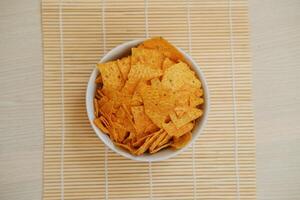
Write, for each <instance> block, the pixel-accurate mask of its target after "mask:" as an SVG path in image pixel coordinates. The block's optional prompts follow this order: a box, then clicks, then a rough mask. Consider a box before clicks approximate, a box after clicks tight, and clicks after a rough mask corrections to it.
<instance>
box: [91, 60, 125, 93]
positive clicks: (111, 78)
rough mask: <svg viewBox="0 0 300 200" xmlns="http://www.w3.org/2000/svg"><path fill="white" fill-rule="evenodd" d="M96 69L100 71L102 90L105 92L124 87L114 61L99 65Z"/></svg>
mask: <svg viewBox="0 0 300 200" xmlns="http://www.w3.org/2000/svg"><path fill="white" fill-rule="evenodd" d="M97 67H98V69H99V71H100V74H101V77H102V80H103V88H105V89H107V90H119V89H121V87H122V86H123V85H124V80H123V78H122V75H121V72H120V70H119V67H118V64H117V62H116V61H110V62H107V63H99V64H97Z"/></svg>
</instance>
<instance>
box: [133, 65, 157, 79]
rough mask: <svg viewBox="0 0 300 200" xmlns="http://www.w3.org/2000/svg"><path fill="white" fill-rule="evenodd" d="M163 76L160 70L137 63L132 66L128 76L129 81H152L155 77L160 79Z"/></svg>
mask: <svg viewBox="0 0 300 200" xmlns="http://www.w3.org/2000/svg"><path fill="white" fill-rule="evenodd" d="M162 74H163V72H162V70H161V69H159V68H152V67H150V66H149V65H146V64H144V63H137V64H134V65H132V66H131V69H130V72H129V74H128V79H129V80H136V81H137V82H138V81H139V80H150V79H152V78H155V77H159V76H161V75H162Z"/></svg>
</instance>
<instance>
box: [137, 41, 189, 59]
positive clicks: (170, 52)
mask: <svg viewBox="0 0 300 200" xmlns="http://www.w3.org/2000/svg"><path fill="white" fill-rule="evenodd" d="M139 47H141V48H149V49H157V50H159V51H160V52H162V53H163V54H164V55H165V56H166V57H168V58H170V59H172V60H174V61H178V60H184V57H183V55H182V54H181V53H180V52H179V51H178V50H177V48H176V47H174V46H173V45H172V44H170V43H169V42H168V41H167V40H165V39H163V38H162V37H154V38H151V39H149V40H146V41H144V42H143V43H142V44H141V45H140V46H139Z"/></svg>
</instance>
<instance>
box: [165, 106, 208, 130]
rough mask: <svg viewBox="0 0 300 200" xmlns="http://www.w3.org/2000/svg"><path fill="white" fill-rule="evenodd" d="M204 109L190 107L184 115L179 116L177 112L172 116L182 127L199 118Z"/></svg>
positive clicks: (174, 121)
mask: <svg viewBox="0 0 300 200" xmlns="http://www.w3.org/2000/svg"><path fill="white" fill-rule="evenodd" d="M202 113H203V112H202V110H201V109H198V108H190V109H189V110H188V112H186V113H185V114H184V115H183V116H181V117H180V118H178V117H177V116H176V114H175V113H171V114H170V117H171V120H172V122H173V123H174V124H175V126H176V127H177V128H180V127H182V126H184V125H186V124H187V123H189V122H191V121H193V120H195V119H197V118H199V117H200V116H201V115H202Z"/></svg>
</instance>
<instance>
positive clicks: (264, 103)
mask: <svg viewBox="0 0 300 200" xmlns="http://www.w3.org/2000/svg"><path fill="white" fill-rule="evenodd" d="M249 9H250V24H251V27H250V28H251V35H252V42H251V46H252V55H253V96H254V102H253V104H254V112H255V128H256V143H257V195H258V199H272V200H273V199H275V200H276V199H278V200H279V199H280V200H281V199H293V200H294V199H300V155H299V154H300V66H299V64H300V12H299V10H300V1H299V0H288V1H284V0H263V1H262V0H249ZM40 18H41V16H40V1H39V0H23V1H18V0H9V1H5V0H1V1H0V74H1V75H0V133H1V135H0V136H1V137H0V199H1V200H8V199H9V200H10V199H22V200H25V199H28V200H29V199H30V200H35V199H41V198H42V149H43V119H42V117H43V112H42V69H43V65H42V46H41V45H42V43H41V41H42V40H41V37H42V35H41V26H40V24H41V22H40V20H41V19H40Z"/></svg>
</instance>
